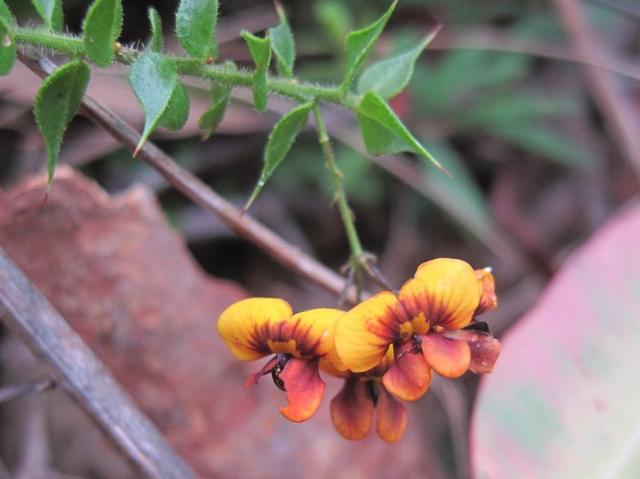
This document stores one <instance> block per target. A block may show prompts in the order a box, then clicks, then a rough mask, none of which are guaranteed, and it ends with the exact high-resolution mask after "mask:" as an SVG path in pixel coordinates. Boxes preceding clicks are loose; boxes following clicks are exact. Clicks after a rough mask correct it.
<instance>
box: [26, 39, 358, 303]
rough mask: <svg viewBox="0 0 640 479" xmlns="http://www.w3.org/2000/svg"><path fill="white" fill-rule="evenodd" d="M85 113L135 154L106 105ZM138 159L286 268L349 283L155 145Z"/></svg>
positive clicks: (87, 102) (89, 106) (88, 101)
mask: <svg viewBox="0 0 640 479" xmlns="http://www.w3.org/2000/svg"><path fill="white" fill-rule="evenodd" d="M19 56H20V60H21V61H22V62H23V63H24V64H25V65H27V66H28V67H29V68H31V70H33V71H34V72H35V73H36V74H37V75H39V76H41V77H45V76H46V75H47V74H48V73H50V72H52V71H53V70H55V68H56V65H54V64H53V63H52V62H51V61H49V60H47V59H41V60H40V61H35V60H32V59H30V58H29V57H27V56H26V55H25V53H24V52H23V51H20V52H19ZM81 113H83V114H84V115H85V116H87V117H88V118H89V119H91V120H92V121H93V122H94V123H96V124H97V125H98V126H100V127H102V128H103V129H104V130H105V131H107V132H108V133H110V134H111V135H112V136H113V137H114V138H115V139H116V140H118V141H119V142H120V143H121V144H122V146H124V147H125V148H127V149H128V150H129V151H134V149H135V147H136V145H137V144H138V141H139V139H140V136H139V134H138V132H136V130H135V129H134V128H133V127H132V126H130V125H129V124H127V123H126V122H125V121H124V120H122V119H121V118H119V117H118V116H117V115H115V114H114V113H113V112H111V111H110V110H109V109H107V108H106V107H105V106H103V105H101V104H100V103H98V102H97V101H95V100H94V99H93V98H91V97H90V96H88V95H85V97H84V99H83V101H82V107H81ZM136 158H138V159H140V160H142V161H144V162H145V163H147V164H149V165H150V166H151V167H152V168H154V169H155V170H156V171H158V173H160V174H161V175H162V176H163V177H164V178H165V180H167V182H169V183H170V184H171V185H173V187H174V188H176V189H177V190H178V191H180V192H182V193H183V194H184V195H185V196H187V197H188V198H190V199H191V200H192V201H193V202H194V203H196V204H197V205H199V206H201V207H202V208H203V209H205V210H206V211H209V212H210V213H213V214H214V215H216V216H218V217H219V218H220V219H221V220H222V221H223V222H224V223H225V224H226V225H227V226H228V227H229V228H231V230H233V231H234V232H235V233H236V234H238V236H240V237H242V238H244V239H246V240H247V241H249V242H251V243H253V244H254V245H256V246H257V247H258V248H260V249H262V250H263V251H265V252H266V253H267V254H268V255H269V256H271V257H272V258H273V259H274V260H276V261H277V262H279V263H280V264H282V265H283V266H284V267H286V268H289V269H291V270H293V271H295V272H296V273H298V274H299V275H300V276H302V277H303V278H306V279H308V280H310V281H312V282H313V283H315V284H317V285H318V286H320V287H322V288H324V289H326V290H328V291H330V292H332V293H334V294H336V295H339V294H340V293H341V292H342V290H343V289H344V287H345V281H344V279H343V278H342V277H341V276H340V275H338V274H337V273H335V272H334V271H332V270H330V269H329V268H327V267H326V266H324V265H323V264H321V263H319V262H318V261H316V260H315V259H313V258H312V257H311V256H309V255H307V254H305V253H304V252H302V251H301V250H300V249H299V248H298V247H297V246H295V245H293V244H291V243H289V242H287V241H286V240H284V239H283V238H281V237H280V236H278V235H277V234H276V233H274V232H273V231H271V230H270V229H269V228H267V227H266V226H264V225H263V224H262V223H260V222H258V221H256V220H255V219H253V218H252V217H251V216H250V215H248V214H244V215H243V214H242V211H240V209H238V208H236V207H235V206H233V205H232V204H231V203H229V202H228V201H226V200H225V199H224V198H222V197H221V196H220V195H218V194H217V193H216V192H215V191H213V190H212V189H211V188H210V187H209V186H207V185H206V184H204V183H203V182H202V181H201V180H200V179H199V178H197V177H195V176H194V175H192V174H191V173H190V172H189V171H187V170H185V169H183V168H182V167H180V166H179V165H177V164H176V163H175V162H174V161H173V160H172V159H171V158H170V157H169V156H168V155H167V154H166V153H164V152H163V151H162V150H160V149H159V148H158V147H157V146H155V145H154V144H153V143H152V142H147V143H145V145H144V146H143V147H142V148H141V149H140V151H139V153H138V156H137V157H136ZM348 299H349V301H351V302H355V301H356V295H355V291H354V290H353V289H352V290H351V291H350V292H349V294H348Z"/></svg>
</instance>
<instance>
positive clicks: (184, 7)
mask: <svg viewBox="0 0 640 479" xmlns="http://www.w3.org/2000/svg"><path fill="white" fill-rule="evenodd" d="M217 22H218V0H180V5H179V6H178V12H177V13H176V34H177V35H178V40H179V41H180V45H182V47H183V48H184V49H185V51H186V52H187V53H188V54H189V55H191V56H192V57H194V58H197V59H199V60H206V59H208V58H215V57H217V56H218V43H217V42H216V24H217Z"/></svg>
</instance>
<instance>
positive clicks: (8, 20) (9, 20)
mask: <svg viewBox="0 0 640 479" xmlns="http://www.w3.org/2000/svg"><path fill="white" fill-rule="evenodd" d="M0 20H4V23H5V24H6V25H7V27H11V26H13V25H14V24H15V20H14V18H13V15H12V14H11V10H9V7H8V6H7V4H6V3H5V1H4V0H0Z"/></svg>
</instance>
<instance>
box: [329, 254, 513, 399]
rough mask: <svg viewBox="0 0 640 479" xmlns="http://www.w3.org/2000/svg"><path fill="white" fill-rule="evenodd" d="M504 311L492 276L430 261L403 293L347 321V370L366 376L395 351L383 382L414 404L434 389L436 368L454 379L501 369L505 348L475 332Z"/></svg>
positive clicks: (460, 264)
mask: <svg viewBox="0 0 640 479" xmlns="http://www.w3.org/2000/svg"><path fill="white" fill-rule="evenodd" d="M496 305H497V299H496V296H495V287H494V280H493V276H492V275H491V272H490V271H489V270H477V271H474V270H473V268H472V267H471V266H470V265H469V264H468V263H466V262H464V261H461V260H457V259H449V258H439V259H435V260H431V261H427V262H425V263H423V264H421V265H420V266H419V267H418V269H417V271H416V273H415V275H414V277H413V278H412V279H410V280H409V281H407V282H406V283H405V284H404V285H403V286H402V288H400V291H399V292H398V294H394V293H392V292H390V291H383V292H381V293H378V294H376V295H375V296H373V297H371V298H369V299H367V300H365V301H363V302H362V303H360V304H358V305H357V306H355V307H354V308H353V309H351V310H350V311H348V312H347V313H346V314H344V315H342V316H341V317H340V319H339V320H338V322H337V324H336V329H335V347H336V351H337V353H338V356H339V357H340V359H341V361H342V362H343V363H344V365H345V366H346V368H348V369H349V370H350V371H351V372H353V373H361V372H366V371H369V370H371V369H373V368H376V367H377V366H378V365H380V364H381V363H382V362H383V360H384V358H385V356H386V354H387V351H388V350H389V347H390V346H394V348H395V352H396V353H395V358H394V361H393V363H392V364H391V365H390V366H389V367H388V370H387V371H386V372H385V373H384V375H383V376H382V383H383V384H384V386H385V388H386V389H387V390H388V391H389V392H391V393H392V394H393V395H395V396H397V397H399V398H400V399H403V400H406V401H413V400H416V399H418V398H419V397H421V396H422V395H423V394H424V393H425V392H426V391H427V389H428V388H429V384H430V382H431V370H432V369H433V370H435V371H436V372H437V373H438V374H440V375H442V376H445V377H449V378H456V377H459V376H461V375H462V374H464V373H465V372H466V371H467V370H471V371H473V372H478V373H486V372H490V371H491V370H492V369H493V365H494V363H495V361H496V359H497V357H498V355H499V353H500V343H499V342H498V341H497V340H496V339H495V338H493V336H491V334H490V333H489V332H488V331H484V330H482V329H479V330H478V329H475V328H474V323H472V320H473V318H474V316H475V315H476V314H480V313H482V312H484V311H487V310H489V309H492V308H493V307H495V306H496Z"/></svg>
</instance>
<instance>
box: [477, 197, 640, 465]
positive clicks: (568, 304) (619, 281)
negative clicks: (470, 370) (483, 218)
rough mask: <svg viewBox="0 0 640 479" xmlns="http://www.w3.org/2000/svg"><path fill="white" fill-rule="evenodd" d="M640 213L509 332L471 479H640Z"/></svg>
mask: <svg viewBox="0 0 640 479" xmlns="http://www.w3.org/2000/svg"><path fill="white" fill-rule="evenodd" d="M639 406H640V206H638V205H636V206H635V208H633V209H629V210H627V211H625V212H624V213H622V214H621V215H620V216H618V217H617V218H616V219H614V220H613V221H612V222H611V223H610V224H608V225H607V226H606V227H605V228H603V230H602V231H601V232H599V233H598V234H596V236H595V237H594V238H593V239H591V240H590V241H588V243H587V244H586V245H585V246H583V247H582V248H580V250H579V251H578V252H577V253H575V254H574V255H573V257H571V258H570V259H569V260H568V261H567V262H566V264H565V265H564V267H563V268H562V270H561V271H560V272H559V273H558V275H557V276H556V277H555V278H554V280H553V281H552V283H551V285H550V286H549V288H548V289H547V291H546V292H545V293H544V294H543V296H542V298H541V299H540V301H539V303H538V305H537V306H536V307H535V308H534V309H533V310H532V311H531V312H530V313H529V314H528V315H527V316H526V317H525V318H523V319H522V320H521V321H520V322H519V323H517V325H516V326H515V327H514V328H513V329H512V330H511V331H510V332H509V333H508V334H507V336H506V338H505V339H504V340H503V350H502V354H501V356H500V359H499V360H498V362H497V364H496V367H495V370H494V372H493V374H491V375H488V376H486V377H485V378H484V379H483V382H482V385H481V388H480V392H479V395H478V400H477V404H476V408H475V414H474V420H473V428H472V434H471V444H472V459H473V463H474V469H475V476H476V477H477V478H505V477H519V478H539V477H567V478H569V477H571V478H572V477H576V478H578V477H579V478H583V477H598V478H627V477H628V478H636V477H640V407H639Z"/></svg>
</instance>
